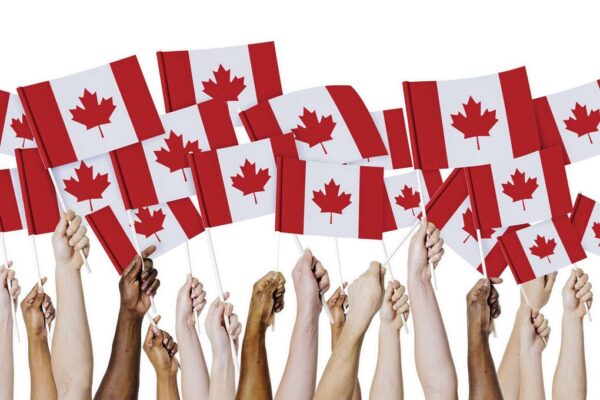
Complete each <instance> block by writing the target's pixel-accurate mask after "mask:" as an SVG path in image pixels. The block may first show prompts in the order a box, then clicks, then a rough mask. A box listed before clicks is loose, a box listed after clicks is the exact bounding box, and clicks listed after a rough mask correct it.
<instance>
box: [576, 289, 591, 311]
mask: <svg viewBox="0 0 600 400" xmlns="http://www.w3.org/2000/svg"><path fill="white" fill-rule="evenodd" d="M593 297H594V294H593V293H592V292H587V293H585V294H584V295H582V296H581V298H580V299H579V302H580V303H586V304H587V305H588V308H589V307H590V305H591V304H592V299H593Z"/></svg>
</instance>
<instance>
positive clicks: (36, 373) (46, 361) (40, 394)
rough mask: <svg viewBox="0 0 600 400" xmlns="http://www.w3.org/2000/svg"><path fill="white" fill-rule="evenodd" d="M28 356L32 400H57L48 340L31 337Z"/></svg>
mask: <svg viewBox="0 0 600 400" xmlns="http://www.w3.org/2000/svg"><path fill="white" fill-rule="evenodd" d="M28 355H29V374H30V377H31V400H48V399H49V400H54V399H57V397H58V396H57V392H56V384H55V382H54V375H53V373H52V363H51V361H50V349H49V348H48V341H47V340H46V338H45V337H44V338H39V337H29V339H28Z"/></svg>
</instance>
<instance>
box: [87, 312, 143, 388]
mask: <svg viewBox="0 0 600 400" xmlns="http://www.w3.org/2000/svg"><path fill="white" fill-rule="evenodd" d="M141 329H142V317H141V316H139V315H135V314H133V313H131V312H128V311H126V310H120V311H119V318H118V321H117V328H116V331H115V338H114V340H113V346H112V352H111V355H110V360H109V362H108V367H107V368H106V373H105V374H104V378H103V379H102V382H101V383H100V387H99V388H98V391H97V392H96V396H95V399H116V398H122V399H136V398H137V395H138V387H139V379H140V351H141Z"/></svg>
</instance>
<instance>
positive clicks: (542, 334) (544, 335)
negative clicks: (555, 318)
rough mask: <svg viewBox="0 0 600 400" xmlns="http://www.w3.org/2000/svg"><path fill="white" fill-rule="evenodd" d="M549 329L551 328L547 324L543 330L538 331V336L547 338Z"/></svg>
mask: <svg viewBox="0 0 600 400" xmlns="http://www.w3.org/2000/svg"><path fill="white" fill-rule="evenodd" d="M550 330H551V328H550V327H549V326H547V327H546V329H544V330H543V331H541V332H540V333H538V336H539V337H543V338H548V337H549V336H550Z"/></svg>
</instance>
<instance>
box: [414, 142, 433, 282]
mask: <svg viewBox="0 0 600 400" xmlns="http://www.w3.org/2000/svg"><path fill="white" fill-rule="evenodd" d="M409 136H410V135H409ZM415 172H416V173H417V187H418V189H419V193H420V194H421V196H420V197H421V199H420V200H421V201H420V202H419V204H420V205H421V215H422V216H423V218H424V219H425V221H427V211H426V210H425V201H423V193H424V192H423V184H422V183H421V178H422V172H421V170H420V169H417V170H415ZM429 271H430V272H431V278H432V279H433V288H434V289H435V290H437V277H436V275H435V268H434V267H433V263H432V262H431V261H429Z"/></svg>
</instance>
